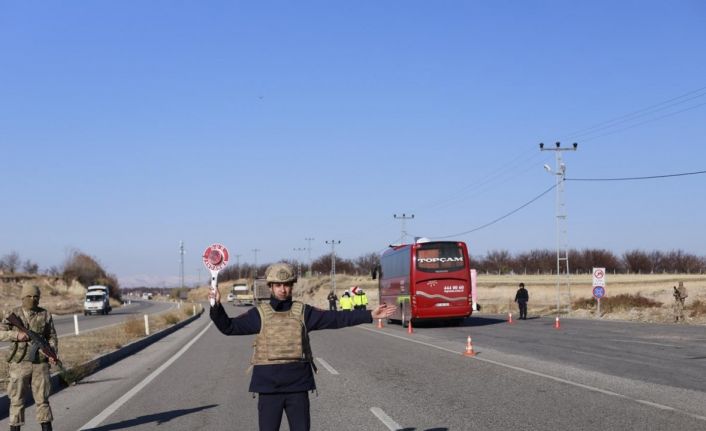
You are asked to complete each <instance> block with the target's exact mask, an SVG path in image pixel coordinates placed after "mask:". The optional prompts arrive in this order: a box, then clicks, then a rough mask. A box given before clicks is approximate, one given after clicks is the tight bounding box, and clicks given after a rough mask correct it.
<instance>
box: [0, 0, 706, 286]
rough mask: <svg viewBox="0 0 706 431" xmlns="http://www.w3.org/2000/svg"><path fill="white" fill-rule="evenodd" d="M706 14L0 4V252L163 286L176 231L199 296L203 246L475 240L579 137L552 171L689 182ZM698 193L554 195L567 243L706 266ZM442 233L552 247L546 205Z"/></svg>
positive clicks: (508, 6)
mask: <svg viewBox="0 0 706 431" xmlns="http://www.w3.org/2000/svg"><path fill="white" fill-rule="evenodd" d="M705 18H706V4H705V3H704V2H702V1H677V2H661V1H621V2H612V1H591V2H581V3H579V2H562V1H527V2H525V1H522V2H521V1H502V2H495V1H485V2H479V1H444V2H428V1H355V2H352V1H351V2H331V1H306V2H269V1H262V2H241V1H222V2H219V1H208V2H197V1H153V2H142V1H119V2H118V1H104V2H72V1H62V2H36V1H25V2H2V3H0V52H2V53H3V55H2V56H0V147H1V149H2V153H1V154H2V160H3V163H2V169H0V190H1V191H2V200H3V211H2V212H0V255H4V254H6V253H9V252H11V251H17V252H18V253H20V255H21V257H22V258H30V259H32V260H34V261H36V262H38V263H39V264H40V266H41V267H42V268H46V267H49V266H52V265H60V264H61V263H62V262H63V260H64V259H65V257H66V253H67V251H68V250H71V249H80V250H82V251H84V252H86V253H88V254H91V255H93V256H95V257H96V258H98V259H99V260H100V261H101V263H102V264H103V265H104V267H106V268H107V270H108V271H109V272H112V273H115V274H117V275H118V276H119V278H120V280H121V282H122V284H123V285H125V286H129V285H135V284H142V283H149V284H156V285H162V284H164V285H173V284H176V283H177V279H178V274H179V255H178V246H179V241H181V240H183V241H184V242H185V247H186V250H187V255H186V264H185V272H186V275H187V277H188V279H189V280H192V281H195V280H196V278H197V277H198V269H199V268H202V264H201V261H200V254H201V252H202V251H203V249H204V248H205V247H206V246H208V245H209V244H210V243H212V242H222V243H224V244H225V245H226V246H228V247H229V249H230V250H231V254H233V255H235V254H240V255H242V257H241V261H242V262H245V261H249V262H252V261H253V259H254V253H253V252H252V250H253V249H255V248H257V249H260V250H261V251H260V252H259V253H258V262H260V263H262V262H268V261H275V260H277V259H280V258H293V257H297V256H298V255H300V256H301V254H300V253H297V252H294V251H293V249H294V248H299V247H306V246H307V243H306V241H305V240H304V238H307V237H313V238H315V241H313V242H312V254H313V255H314V256H319V255H321V254H324V253H326V252H328V251H329V250H330V249H329V247H328V246H327V245H326V244H325V243H324V241H325V240H332V239H335V240H341V241H342V242H341V244H340V245H338V246H337V253H338V254H340V255H342V256H344V257H349V258H354V257H357V256H359V255H361V254H363V253H367V252H371V251H380V250H382V249H383V248H384V247H385V246H386V245H387V244H389V243H390V242H394V241H396V240H398V239H399V236H400V222H399V221H398V220H395V219H394V218H393V214H401V213H406V214H415V218H414V220H411V221H410V222H408V224H407V230H408V231H409V233H410V234H412V235H418V236H429V237H437V236H445V235H453V234H455V233H458V232H463V231H468V230H471V229H473V228H475V227H477V226H480V225H483V224H485V223H487V222H489V221H491V220H493V219H495V218H497V217H499V216H502V215H503V214H506V213H507V212H509V211H512V210H513V209H515V208H517V207H519V206H521V205H522V204H524V203H525V202H527V201H529V200H530V199H532V198H533V197H535V196H537V195H538V194H540V193H541V192H542V191H544V190H546V189H547V188H548V187H550V186H551V185H552V184H553V181H554V179H553V177H552V176H551V175H547V173H546V172H545V171H544V169H543V168H542V166H543V165H544V164H545V163H546V164H549V165H551V166H553V165H554V155H553V153H549V152H540V151H539V148H538V145H537V144H538V143H539V142H545V143H547V144H548V145H551V144H552V143H553V142H555V141H562V143H564V145H569V144H570V143H571V142H574V141H576V142H578V143H579V147H578V151H576V152H575V153H574V152H567V153H564V156H565V162H566V165H567V177H569V178H571V177H574V178H600V177H632V176H645V175H661V174H671V173H679V172H691V171H700V170H706V154H705V153H706V150H705V149H704V136H705V135H706V121H705V114H706V105H705V106H700V104H703V103H705V102H706V90H705V89H704V87H706V57H705V56H704V55H703V54H704V48H703V47H704V41H706V26H704V25H703V23H704V22H705ZM687 94H688V95H687ZM682 95H687V96H684V97H681V98H680V96H682ZM671 99H674V100H673V101H672V102H670V103H665V104H662V105H658V104H660V103H662V102H665V101H668V100H671ZM654 105H657V106H655V107H654V108H653V109H652V110H648V111H640V110H644V109H645V108H649V107H652V106H654ZM636 111H639V112H638V114H639V115H636V116H634V117H627V118H625V117H622V116H624V115H626V114H630V113H634V112H636ZM621 117H622V119H621ZM613 119H618V120H617V121H616V122H614V123H609V124H608V125H607V126H609V127H605V128H597V129H589V130H588V131H586V130H585V129H587V128H590V127H592V126H594V125H596V124H601V123H602V122H605V121H608V120H613ZM611 125H612V126H611ZM577 131H578V132H579V133H576V132H577ZM705 185H706V175H694V176H686V177H677V178H671V179H664V180H654V181H634V182H610V183H588V182H570V183H567V184H566V195H565V197H566V204H567V211H568V216H569V217H568V238H569V244H570V246H571V247H574V248H585V247H600V248H608V249H610V250H613V251H615V252H616V253H622V252H623V251H625V250H628V249H634V248H641V249H647V250H652V249H660V250H671V249H683V250H685V251H688V252H692V253H696V254H699V255H706V246H705V245H704V244H706V241H705V240H706V233H705V232H706V229H704V228H705V227H706V226H705V225H706V223H705V222H704V220H706V216H704V214H706V200H705V199H704V198H703V190H704V186H705ZM458 239H459V240H463V241H466V242H467V243H468V245H469V249H470V250H471V253H472V254H473V255H475V256H479V255H483V254H485V253H486V252H487V251H489V250H495V249H507V250H510V251H511V252H519V251H526V250H529V249H532V248H553V247H554V244H555V234H554V194H553V192H552V193H549V194H548V195H546V196H544V197H543V198H541V199H539V200H537V201H536V202H534V203H533V204H531V205H529V206H527V207H526V208H524V209H523V210H521V211H519V212H517V213H515V214H514V215H512V216H511V217H508V218H507V219H504V220H502V221H501V222H498V223H496V224H494V225H492V226H489V227H487V228H485V229H482V230H479V231H477V232H474V233H472V234H467V235H463V236H460V237H458ZM304 256H305V254H304ZM304 256H302V257H304ZM203 274H205V271H204V272H203ZM202 276H203V277H204V278H205V275H202Z"/></svg>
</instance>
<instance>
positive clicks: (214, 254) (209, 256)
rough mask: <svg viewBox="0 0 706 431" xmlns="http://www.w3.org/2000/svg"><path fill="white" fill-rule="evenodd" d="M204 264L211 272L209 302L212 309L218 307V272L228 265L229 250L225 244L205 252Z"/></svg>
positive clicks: (209, 247)
mask: <svg viewBox="0 0 706 431" xmlns="http://www.w3.org/2000/svg"><path fill="white" fill-rule="evenodd" d="M202 257H203V264H204V265H206V268H208V269H209V271H211V288H210V292H209V294H208V302H209V303H210V304H211V307H213V306H214V305H216V299H215V298H216V289H217V288H218V271H220V270H221V269H223V268H225V267H226V265H228V249H227V248H226V247H225V246H224V245H223V244H211V245H209V246H208V248H206V251H204V252H203V256H202Z"/></svg>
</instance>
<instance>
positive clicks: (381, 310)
mask: <svg viewBox="0 0 706 431" xmlns="http://www.w3.org/2000/svg"><path fill="white" fill-rule="evenodd" d="M395 311H397V307H396V306H394V305H387V304H380V305H378V306H377V308H375V310H373V312H372V313H371V315H372V316H373V319H386V318H388V317H390V316H392V315H393V314H394V313H395Z"/></svg>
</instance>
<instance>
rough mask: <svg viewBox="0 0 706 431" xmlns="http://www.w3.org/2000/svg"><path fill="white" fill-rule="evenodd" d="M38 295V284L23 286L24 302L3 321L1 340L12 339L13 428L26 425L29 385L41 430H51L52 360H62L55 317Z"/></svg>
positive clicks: (55, 362)
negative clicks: (57, 352) (42, 306)
mask: <svg viewBox="0 0 706 431" xmlns="http://www.w3.org/2000/svg"><path fill="white" fill-rule="evenodd" d="M39 296H40V291H39V286H24V287H22V305H21V306H20V307H16V308H14V309H12V311H11V312H10V314H9V315H8V316H7V317H6V318H5V319H4V320H3V321H2V322H0V341H10V342H12V346H11V347H10V351H9V354H8V357H7V362H9V363H10V364H9V374H10V379H9V381H8V384H7V395H8V396H9V398H10V431H20V427H21V426H22V425H24V422H25V405H24V398H25V394H26V393H27V392H28V391H29V390H30V388H31V390H32V396H33V397H34V403H35V405H36V406H37V422H39V423H40V424H41V425H42V431H52V426H51V422H52V420H53V419H54V418H53V416H52V412H51V407H50V406H49V392H50V391H51V381H50V376H49V363H51V364H52V365H61V364H60V362H59V360H58V358H57V356H56V351H57V337H56V330H55V329H54V321H53V320H52V317H51V313H49V312H48V311H47V310H45V309H44V308H41V307H40V306H39Z"/></svg>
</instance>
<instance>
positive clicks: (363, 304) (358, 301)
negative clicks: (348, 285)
mask: <svg viewBox="0 0 706 431" xmlns="http://www.w3.org/2000/svg"><path fill="white" fill-rule="evenodd" d="M353 308H354V309H356V310H365V309H367V308H368V296H367V295H366V294H365V292H364V291H363V289H361V288H360V287H358V286H355V287H354V288H353Z"/></svg>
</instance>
